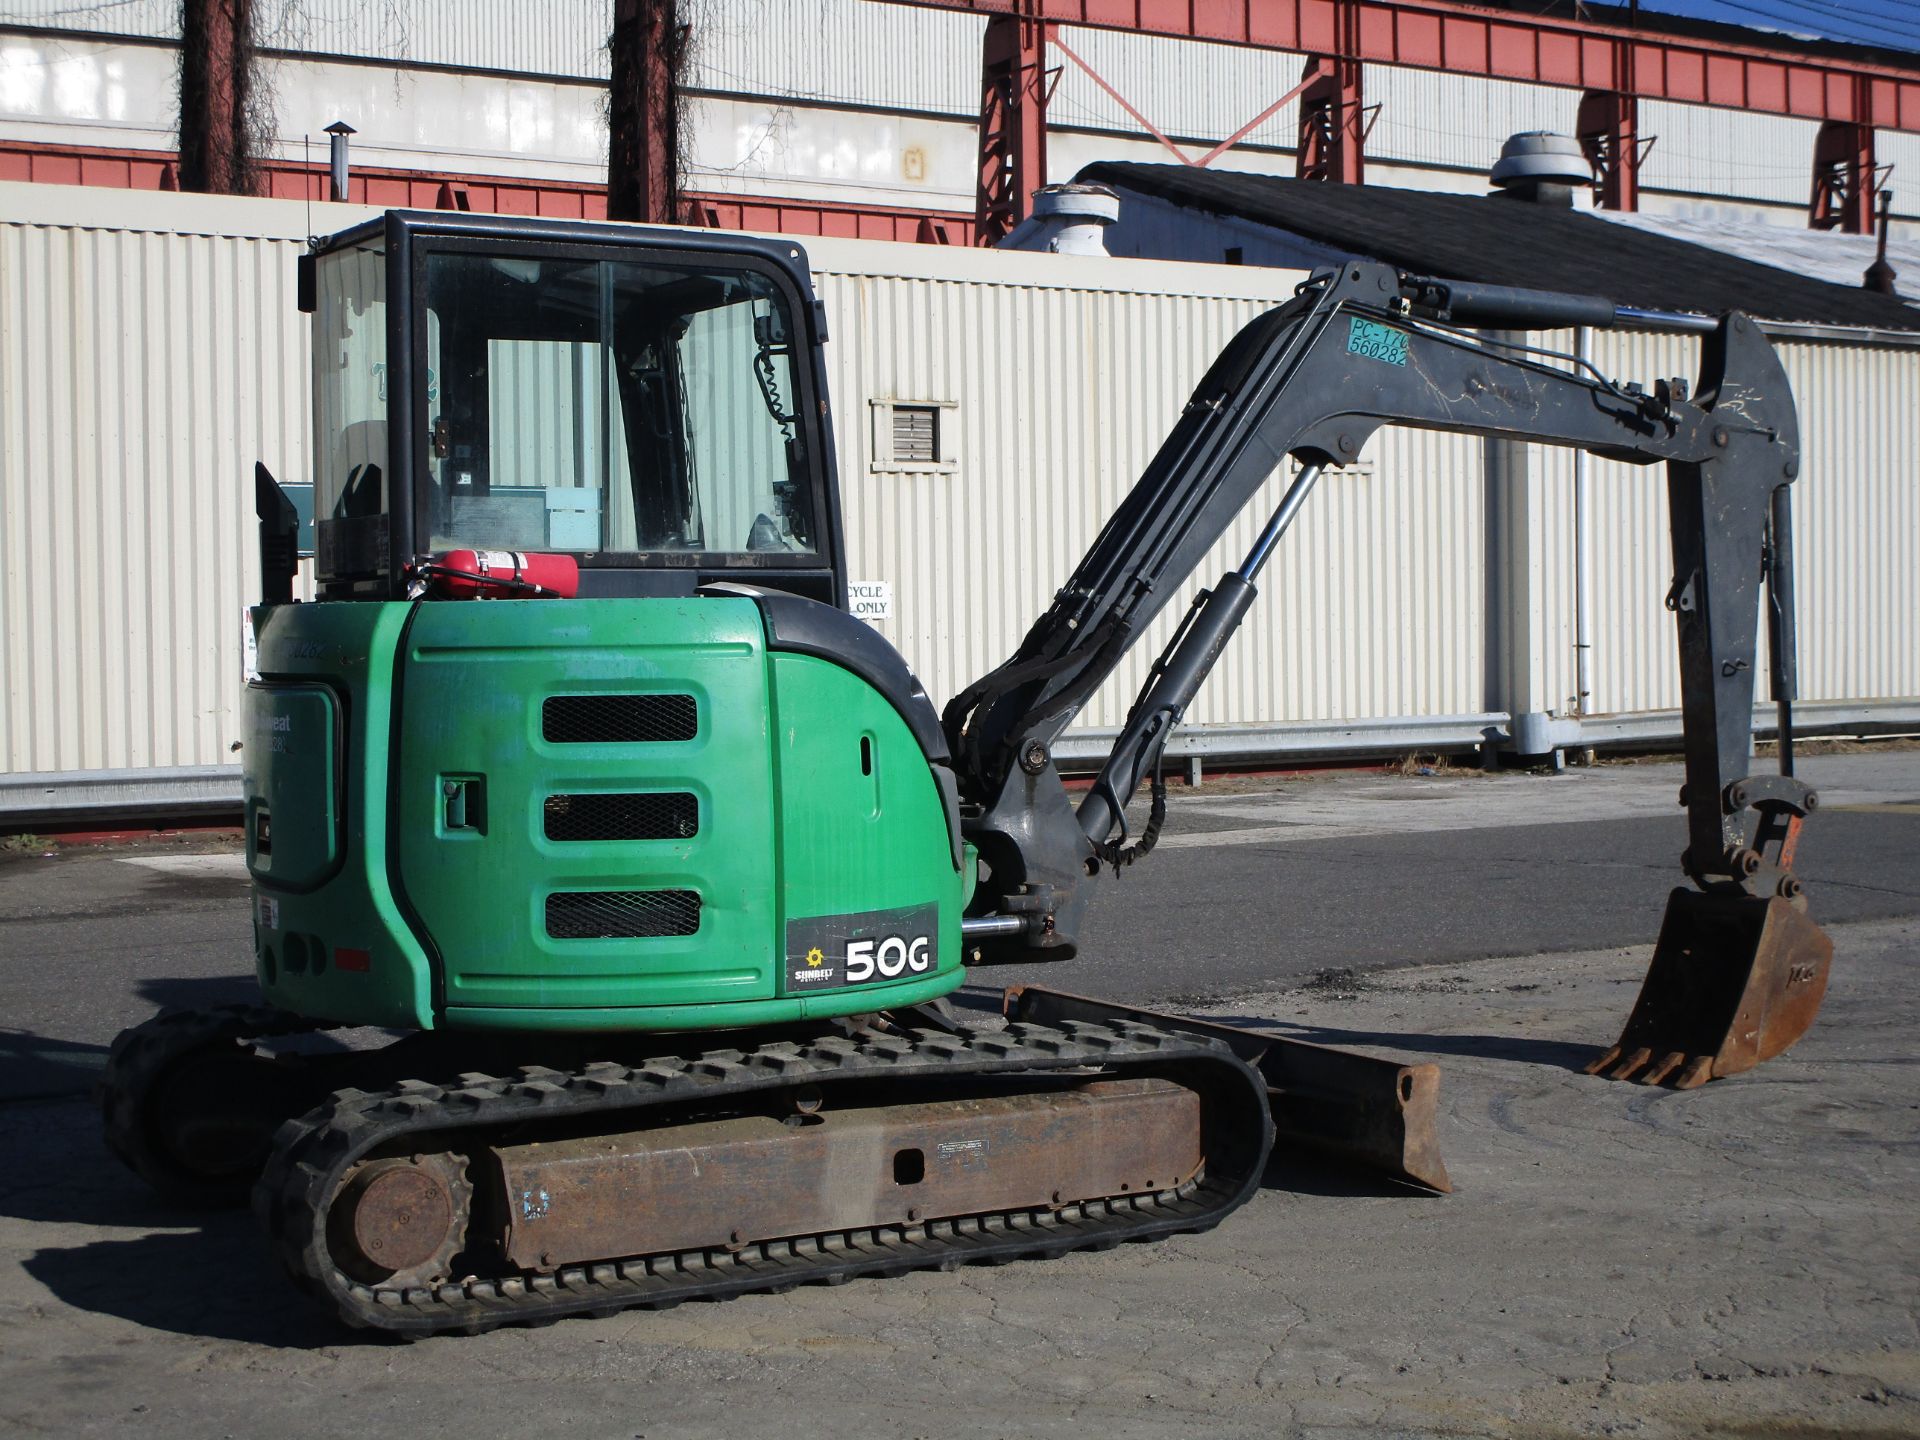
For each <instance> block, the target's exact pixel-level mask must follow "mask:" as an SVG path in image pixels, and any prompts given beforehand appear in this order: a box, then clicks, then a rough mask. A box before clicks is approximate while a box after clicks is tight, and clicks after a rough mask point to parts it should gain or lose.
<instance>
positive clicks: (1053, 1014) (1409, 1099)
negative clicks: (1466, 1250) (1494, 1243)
mask: <svg viewBox="0 0 1920 1440" xmlns="http://www.w3.org/2000/svg"><path fill="white" fill-rule="evenodd" d="M1002 1003H1003V1008H1004V1009H1005V1010H1006V1012H1007V1015H1008V1017H1009V1018H1011V1019H1014V1020H1021V1021H1026V1022H1028V1023H1030V1024H1035V1025H1059V1024H1062V1023H1065V1022H1067V1021H1073V1020H1079V1021H1089V1022H1092V1023H1095V1024H1112V1023H1114V1022H1115V1021H1134V1022H1137V1023H1139V1024H1143V1025H1151V1026H1154V1027H1155V1028H1157V1029H1161V1030H1170V1031H1174V1032H1176V1033H1179V1034H1186V1035H1203V1036H1206V1037H1208V1038H1210V1039H1214V1040H1221V1041H1224V1042H1225V1043H1226V1045H1227V1048H1229V1049H1230V1050H1232V1051H1233V1053H1234V1054H1236V1055H1238V1056H1239V1057H1240V1058H1241V1059H1242V1060H1244V1061H1246V1062H1247V1063H1248V1064H1249V1065H1251V1066H1253V1067H1254V1068H1255V1069H1256V1070H1258V1071H1259V1072H1260V1075H1261V1078H1262V1079H1264V1080H1265V1081H1266V1083H1267V1105H1268V1108H1269V1109H1270V1110H1271V1111H1272V1113H1273V1124H1274V1133H1275V1140H1276V1142H1287V1141H1291V1142H1293V1143H1294V1144H1296V1145H1300V1146H1303V1147H1305V1148H1306V1149H1309V1150H1313V1151H1317V1152H1318V1153H1320V1154H1322V1155H1326V1156H1329V1157H1331V1158H1333V1159H1335V1160H1338V1161H1341V1162H1342V1163H1344V1164H1348V1165H1353V1166H1356V1167H1358V1168H1360V1169H1362V1170H1368V1171H1371V1172H1373V1173H1375V1174H1378V1175H1383V1176H1385V1177H1387V1178H1389V1179H1392V1180H1398V1181H1400V1182H1402V1183H1404V1184H1408V1185H1417V1186H1419V1187H1420V1188H1421V1189H1423V1190H1433V1191H1437V1192H1439V1193H1440V1194H1442V1195H1446V1194H1450V1193H1451V1192H1452V1190H1453V1181H1452V1180H1451V1179H1449V1178H1448V1176H1447V1167H1446V1165H1445V1164H1443V1163H1442V1162H1441V1159H1440V1143H1439V1140H1438V1139H1437V1138H1436V1136H1435V1133H1434V1117H1435V1114H1436V1111H1437V1109H1438V1105H1439V1098H1440V1067H1439V1066H1438V1065H1431V1064H1421V1065H1402V1064H1401V1063H1400V1062H1399V1061H1397V1060H1380V1059H1376V1058H1375V1057H1374V1056H1371V1055H1359V1054H1355V1053H1354V1052H1353V1051H1351V1050H1335V1049H1332V1048H1331V1047H1329V1046H1325V1045H1309V1044H1307V1043H1306V1042H1305V1041H1303V1040H1293V1039H1289V1038H1287V1037H1286V1036H1283V1035H1273V1034H1269V1033H1267V1032H1265V1031H1260V1030H1243V1029H1241V1028H1239V1027H1238V1026H1234V1025H1216V1024H1213V1023H1211V1022H1209V1021H1205V1020H1194V1019H1190V1018H1189V1017H1187V1016H1185V1015H1169V1014H1167V1013H1165V1012H1163V1011H1159V1010H1142V1009H1139V1008H1137V1007H1134V1006H1130V1005H1116V1004H1114V1003H1113V1002H1112V1001H1110V1000H1094V999H1090V998H1089V997H1087V996H1085V995H1070V994H1068V993H1067V992H1066V991H1064V990H1053V989H1049V988H1047V987H1046V986H1044V985H1015V986H1012V987H1011V988H1009V989H1008V991H1007V992H1006V996H1005V999H1004V1001H1003V1002H1002Z"/></svg>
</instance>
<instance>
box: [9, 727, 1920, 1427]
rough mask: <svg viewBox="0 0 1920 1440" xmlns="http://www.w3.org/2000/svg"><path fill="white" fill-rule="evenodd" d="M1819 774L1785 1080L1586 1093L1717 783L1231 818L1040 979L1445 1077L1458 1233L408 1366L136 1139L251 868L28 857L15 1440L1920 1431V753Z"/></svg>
mask: <svg viewBox="0 0 1920 1440" xmlns="http://www.w3.org/2000/svg"><path fill="white" fill-rule="evenodd" d="M1803 774H1805V775H1807V776H1808V778H1811V779H1812V780H1813V781H1814V783H1815V784H1817V785H1818V786H1819V787H1820V788H1821V791H1822V795H1823V805H1822V807H1821V809H1820V811H1819V812H1818V814H1817V815H1816V816H1815V817H1814V820H1813V822H1812V823H1811V824H1810V825H1809V827H1808V830H1807V833H1806V837H1805V840H1804V842H1803V846H1802V851H1801V861H1800V865H1799V867H1798V868H1799V870H1800V873H1801V874H1802V875H1803V877H1804V878H1805V879H1806V881H1807V884H1808V889H1809V892H1810V894H1811V896H1812V904H1813V909H1814V913H1815V914H1816V916H1817V917H1818V918H1819V919H1820V920H1821V922H1822V923H1823V924H1825V925H1826V926H1828V928H1829V929H1830V931H1831V933H1832V934H1833V937H1834V940H1835V943H1836V950H1837V958H1836V960H1835V963H1834V969H1833V983H1832V988H1831V990H1830V992H1829V995H1828V999H1827V1002H1826V1006H1825V1008H1824V1010H1823V1012H1822V1015H1821V1017H1820V1019H1819V1021H1818V1023H1817V1024H1816V1025H1815V1026H1814V1028H1813V1030H1812V1031H1811V1032H1810V1033H1809V1034H1808V1035H1807V1036H1806V1038H1805V1039H1803V1040H1802V1041H1801V1042H1800V1043H1799V1044H1798V1045H1797V1046H1795V1047H1794V1048H1793V1049H1792V1050H1791V1051H1789V1052H1788V1053H1787V1054H1786V1055H1784V1056H1781V1057H1779V1058H1778V1059H1775V1060H1772V1061H1770V1062H1768V1063H1767V1064H1766V1065H1764V1066H1763V1067H1761V1068H1760V1069H1759V1070H1757V1071H1755V1072H1753V1073H1752V1074H1749V1075H1743V1076H1738V1077H1734V1078H1732V1079H1729V1080H1723V1081H1716V1082H1714V1083H1713V1084H1711V1085H1709V1086H1708V1087H1706V1088H1705V1089H1704V1090H1700V1091H1694V1092H1687V1093H1676V1092H1671V1091H1665V1090H1648V1089H1645V1088H1642V1087H1638V1086H1632V1085H1621V1084H1612V1083H1607V1082H1604V1081H1599V1080H1594V1079H1589V1078H1588V1077H1586V1076H1585V1075H1583V1074H1582V1073H1581V1072H1580V1067H1581V1066H1582V1065H1583V1064H1584V1062H1585V1061H1586V1060H1587V1059H1588V1058H1590V1057H1591V1056H1593V1055H1594V1054H1595V1053H1596V1052H1597V1050H1598V1048H1599V1047H1600V1046H1602V1045H1604V1044H1605V1043H1607V1042H1608V1041H1609V1040H1611V1038H1612V1037H1613V1034H1614V1033H1615V1031H1617V1028H1618V1026H1619V1024H1620V1021H1621V1019H1622V1017H1623V1016H1624V1015H1625V1013H1626V1010H1627V1008H1628V1007H1629V1006H1630V1004H1631V1002H1632V998H1633V995H1634V993H1635V989H1636V987H1637V986H1638V984H1639V980H1640V977H1641V975H1642V974H1643V973H1644V970H1645V966H1646V961H1647V954H1648V950H1649V948H1650V944H1651V941H1652V938H1653V936H1654V933H1655V931H1656V929H1657V927H1658V923H1659V916H1660V911H1661V906H1662V903H1663V901H1664V897H1665V894H1666V891H1667V890H1668V889H1669V888H1670V887H1671V886H1672V885H1673V883H1674V882H1675V880H1676V878H1677V867H1676V864H1675V857H1676V856H1677V852H1678V850H1679V848H1680V845H1681V842H1682V831H1681V821H1680V814H1679V811H1678V809H1677V808H1676V807H1675V805H1674V792H1675V788H1676V786H1677V782H1678V772H1677V768H1676V767H1673V766H1668V765H1632V766H1605V767H1600V768H1597V769H1594V770H1591V771H1584V772H1578V771H1576V772H1569V773H1567V774H1564V775H1559V776H1535V775H1504V776H1488V777H1482V776H1477V775H1444V774H1443V775H1435V776H1414V777H1401V776H1397V775H1396V776H1381V775H1371V776H1361V775H1345V776H1319V777H1313V778H1302V779H1295V780H1288V781H1284V782H1280V783H1277V784H1275V785H1274V786H1272V787H1271V788H1269V789H1266V790H1263V791H1256V792H1253V793H1247V792H1245V791H1244V790H1243V789H1242V788H1241V787H1237V786H1236V787H1232V788H1231V789H1228V790H1224V791H1222V790H1211V789H1207V788H1203V789H1202V790H1201V792H1200V793H1198V794H1195V795H1182V796H1179V797H1178V798H1177V799H1176V801H1175V803H1174V806H1173V814H1172V816H1171V818H1170V821H1169V824H1168V827H1167V832H1166V839H1165V840H1163V842H1162V846H1161V850H1160V852H1159V853H1156V854H1155V855H1153V856H1151V857H1149V858H1148V859H1147V860H1145V861H1143V862H1142V863H1141V864H1140V865H1139V866H1137V867H1135V868H1134V869H1133V870H1132V871H1130V872H1128V873H1127V874H1126V875H1125V876H1124V877H1123V878H1122V879H1121V880H1120V881H1119V882H1118V883H1108V882H1103V884H1104V885H1105V888H1106V890H1107V893H1106V894H1105V895H1103V896H1102V897H1101V899H1100V901H1099V903H1098V905H1097V906H1096V909H1095V912H1094V916H1095V918H1094V921H1093V924H1092V927H1091V928H1090V931H1089V934H1088V937H1087V938H1088V944H1087V953H1086V955H1085V956H1083V957H1082V958H1080V959H1078V960H1076V961H1073V962H1070V963H1068V964H1066V965H1063V966H1056V967H1047V968H1046V969H1045V970H1044V971H1043V972H1040V973H1038V974H1035V975H1034V976H1033V977H1032V978H1038V979H1041V980H1043V981H1046V982H1051V983H1054V984H1057V985H1060V986H1062V987H1063V988H1070V989H1079V990H1085V991H1091V992H1095V993H1101V994H1109V995H1114V996H1117V997H1119V998H1124V999H1128V1000H1132V1001H1135V1002H1143V1003H1160V1004H1169V1005H1178V1006H1180V1007H1181V1008H1187V1009H1190V1010H1194V1011H1196V1012H1199V1013H1202V1014H1204V1015H1205V1016H1206V1017H1208V1018H1213V1019H1219V1020H1225V1021H1230V1022H1235V1023H1243V1024H1253V1025H1257V1026H1265V1027H1269V1028H1272V1029H1275V1030H1277V1031H1278V1032H1280V1033H1283V1034H1287V1035H1291V1036H1293V1037H1294V1038H1300V1039H1309V1040H1313V1041H1317V1042H1320V1043H1324V1044H1332V1045H1339V1046H1345V1047H1350V1048H1355V1049H1361V1050H1365V1051H1368V1052H1370V1053H1375V1054H1382V1055H1387V1056H1391V1057H1393V1058H1396V1059H1402V1060H1432V1061H1436V1062H1438V1064H1439V1065H1440V1067H1441V1071H1442V1081H1441V1089H1440V1113H1439V1138H1440V1146H1441V1150H1442V1152H1443V1154H1444V1155H1445V1157H1446V1163H1447V1165H1448V1167H1449V1169H1450V1170H1451V1172H1452V1175H1453V1179H1454V1182H1455V1185H1456V1187H1457V1188H1456V1193H1454V1194H1453V1195H1450V1196H1446V1197H1431V1196H1416V1195H1413V1194H1410V1193H1408V1192H1405V1191H1402V1190H1398V1189H1396V1188H1395V1187H1392V1186H1390V1185H1386V1184H1383V1183H1380V1182H1376V1181H1372V1180H1369V1179H1366V1178H1364V1177H1356V1176H1350V1175H1341V1174H1338V1173H1336V1172H1330V1171H1327V1170H1324V1169H1323V1168H1320V1167H1318V1166H1315V1165H1312V1164H1309V1163H1307V1162H1306V1161H1305V1159H1304V1157H1302V1156H1300V1155H1299V1154H1298V1153H1287V1154H1283V1155H1282V1156H1281V1157H1280V1158H1279V1160H1278V1161H1277V1162H1276V1164H1275V1166H1274V1167H1273V1168H1272V1169H1270V1170H1269V1172H1268V1174H1267V1176H1266V1183H1265V1184H1264V1186H1263V1187H1262V1189H1261V1190H1260V1191H1259V1192H1258V1193H1257V1194H1256V1195H1255V1196H1254V1198H1253V1199H1252V1200H1251V1201H1250V1202H1249V1203H1248V1204H1247V1205H1246V1206H1245V1207H1244V1208H1243V1209H1241V1210H1240V1211H1238V1212H1236V1213H1235V1214H1234V1215H1232V1216H1230V1217H1229V1218H1228V1219H1227V1221H1226V1222H1225V1223H1224V1224H1223V1225H1221V1226H1220V1227H1219V1228H1218V1229H1217V1230H1215V1231H1212V1232H1209V1233H1207V1234H1203V1235H1196V1236H1185V1237H1179V1238H1176V1239H1172V1240H1169V1241H1165V1242H1161V1243H1156V1244H1152V1245H1136V1246H1126V1247H1123V1248H1121V1249H1120V1250H1117V1251H1113V1252H1111V1253H1104V1254H1101V1253H1081V1254H1076V1255H1073V1256H1069V1257H1066V1258H1064V1259H1061V1260H1058V1261H1054V1262H1048V1263H1039V1262H1034V1263H1025V1264H1019V1265H1013V1266H1008V1267H1005V1268H1000V1269H971V1270H965V1271H961V1272H958V1273H954V1274H938V1273H923V1274H916V1275H911V1276H908V1277H905V1278H902V1279H897V1280H887V1281H860V1282H855V1283H853V1284H849V1285H845V1286H841V1287H837V1288H809V1289H801V1290H797V1291H795V1292H793V1293H791V1294H788V1295H762V1296H751V1297H747V1298H744V1299H741V1300H736V1301H731V1302H727V1303H725V1304H717V1305H689V1306H684V1307H682V1308H680V1309H678V1310H674V1311H671V1312H667V1313H653V1312H631V1313H627V1314H623V1315H620V1316H617V1317H615V1318H613V1319H607V1320H598V1321H579V1322H567V1323H563V1324H560V1325H556V1326H553V1327H550V1328H548V1329H543V1330H509V1331H502V1332H497V1333H494V1334H491V1335H486V1336H481V1337H477V1338H469V1339H456V1338H445V1339H436V1340H432V1341H427V1342H422V1343H420V1344H417V1345H411V1346H396V1345H392V1344H387V1343H382V1342H379V1341H373V1340H369V1339H367V1338H366V1337H364V1336H357V1335H354V1334H352V1333H350V1332H344V1331H341V1330H339V1329H337V1328H335V1327H334V1326H333V1325H332V1323H331V1322H329V1321H327V1320H325V1319H324V1317H322V1316H320V1315H319V1314H317V1313H316V1312H315V1311H314V1310H313V1308H312V1307H311V1305H310V1302H308V1301H307V1300H305V1299H304V1298H303V1297H302V1296H300V1295H298V1294H297V1293H295V1292H294V1290H293V1289H292V1288H291V1287H290V1286H289V1285H287V1283H286V1282H285V1280H284V1278H283V1277H281V1276H280V1275H279V1274H278V1273H277V1271H276V1269H275V1266H274V1264H273V1262H272V1261H271V1260H270V1258H269V1257H268V1256H267V1255H266V1254H265V1253H264V1249H263V1247H262V1246H261V1245H260V1242H259V1239H258V1237H257V1235H256V1234H255V1233H254V1227H253V1224H252V1222H251V1218H250V1217H249V1216H247V1215H245V1214H244V1213H223V1214H213V1215H204V1214H193V1213H187V1212H181V1211H174V1210H168V1209H165V1208H164V1207H162V1206H160V1205H158V1204H157V1203H156V1202H155V1201H154V1200H153V1199H152V1198H151V1197H150V1196H148V1195H147V1194H146V1193H145V1192H144V1191H143V1190H142V1188H141V1187H140V1186H139V1184H138V1183H137V1182H136V1181H134V1179H133V1178H132V1177H131V1176H130V1175H128V1174H127V1173H125V1172H124V1171H123V1170H122V1169H121V1168H120V1167H119V1166H118V1165H117V1164H116V1163H115V1162H114V1161H113V1160H112V1159H111V1157H109V1156H108V1155H107V1154H106V1152H105V1150H104V1147H103V1146H102V1144H101V1142H100V1139H99V1132H98V1118H97V1115H96V1114H95V1112H94V1110H93V1107H92V1106H91V1104H90V1103H89V1102H88V1101H87V1099H86V1098H85V1096H86V1091H87V1089H88V1087H89V1086H90V1085H91V1083H92V1081H93V1078H94V1077H95V1076H96V1075H97V1073H98V1070H99V1065H100V1062H101V1060H102V1058H103V1057H104V1053H105V1046H106V1044H107V1043H108V1041H109V1039H110V1038H111V1035H112V1034H113V1032H114V1031H115V1030H117V1029H118V1028H119V1027H120V1026H122V1025H124V1024H127V1023H131V1022H133V1021H135V1020H138V1019H141V1018H144V1017H145V1015H147V1014H148V1013H150V1012H151V1011H152V1010H153V1009H154V1008H155V1007H157V1006H160V1005H165V1004H182V1003H185V1004H199V1003H206V1002H211V1001H216V1000H221V999H228V998H235V999H243V998H247V997H248V995H249V994H250V981H249V980H248V978H247V977H248V969H249V958H248V948H247V947H248V927H247V902H246V894H245V887H244V885H243V884H242V883H241V881H240V879H239V878H238V877H239V870H238V865H237V859H236V857H235V856H234V854H233V853H232V846H231V843H230V842H225V843H223V842H207V841H173V842H163V843H149V844H145V845H141V846H137V847H132V848H117V849H107V850H98V851H83V852H77V853H75V852H56V853H55V854H54V855H53V857H52V858H41V856H40V855H39V854H38V853H37V852H35V851H33V850H31V849H29V850H27V851H25V852H21V851H18V850H16V851H13V852H10V853H8V854H7V855H6V856H5V858H4V859H0V1014H3V1015H4V1024H5V1027H6V1028H5V1029H4V1031H0V1155H3V1156H4V1157H5V1160H6V1164H5V1165H4V1166H0V1337H4V1339H0V1434H13V1433H17V1434H23V1435H26V1434H33V1435H42V1434H43V1435H58V1436H93V1435H123V1434H124V1435H138V1436H140V1437H141V1440H174V1437H181V1440H185V1437H195V1440H197V1437H202V1436H233V1437H251V1436H273V1437H305V1436H314V1437H320V1436H329V1437H331V1436H334V1435H338V1434H342V1433H369V1434H375V1435H389V1434H392V1435H398V1434H403V1433H404V1434H407V1435H409V1436H422V1437H426V1436H448V1437H461V1440H470V1437H474V1436H491V1435H502V1436H506V1435H519V1434H521V1433H523V1432H525V1431H527V1430H529V1429H537V1430H538V1431H540V1432H541V1433H558V1434H568V1435H583V1436H593V1437H607V1440H628V1437H655V1440H659V1437H665V1436H690V1437H708V1436H712V1437H716V1440H717V1437H722V1436H725V1437H731V1436H735V1435H738V1434H739V1433H741V1431H742V1430H743V1429H747V1428H750V1427H760V1426H768V1427H773V1428H776V1429H777V1430H778V1433H779V1434H780V1435H782V1436H783V1437H792V1440H813V1437H822V1440H824V1437H829V1436H831V1437H834V1440H843V1437H849V1436H866V1435H874V1436H885V1437H889V1440H891V1437H908V1436H942V1437H945V1436H981V1437H1012V1436H1026V1435H1059V1436H1080V1435H1085V1434H1089V1433H1102V1432H1104V1433H1106V1434H1109V1435H1113V1436H1134V1435H1139V1436H1168V1437H1171V1436H1191V1435H1198V1434H1205V1435H1209V1436H1232V1437H1239V1436H1246V1437H1249V1440H1251V1437H1254V1436H1259V1437H1262V1440H1267V1437H1273V1436H1287V1437H1315V1436H1341V1437H1347V1436H1355V1437H1374V1436H1383V1437H1384V1436H1429V1435H1463V1436H1482V1435H1484V1436H1502V1437H1521V1436H1526V1437H1532V1436H1546V1437H1558V1436H1590V1435H1591V1436H1600V1435H1619V1434H1628V1435H1634V1436H1637V1437H1642V1440H1666V1437H1676V1440H1677V1437H1693V1436H1702V1435H1723V1436H1742V1437H1763V1436H1778V1437H1782V1440H1805V1437H1815V1436H1847V1437H1861V1440H1870V1437H1887V1436H1912V1435H1920V1338H1917V1337H1920V1286H1916V1284H1915V1276H1916V1275H1920V1200H1917V1199H1916V1196H1920V1102H1916V1100H1915V1098H1914V1095H1913V1091H1912V1081H1913V1074H1914V1071H1913V1066H1914V1065H1915V1064H1916V1051H1915V1046H1914V1036H1915V1033H1916V1027H1917V1026H1920V971H1916V968H1915V965H1914V960H1915V958H1916V953H1917V952H1920V862H1916V859H1915V858H1914V857H1915V856H1916V855H1920V848H1917V847H1920V752H1916V751H1912V750H1904V751H1902V750H1872V751H1868V752H1866V753H1862V754H1849V755H1836V756H1829V757H1815V758H1813V759H1810V760H1809V761H1807V762H1806V764H1805V765H1804V766H1803ZM976 978H977V979H978V980H980V981H981V982H983V985H984V983H985V982H988V981H991V982H993V983H995V984H999V983H1005V982H1007V981H1010V980H1014V979H1019V978H1023V972H1014V971H998V972H992V973H988V974H982V975H980V976H977V977H976Z"/></svg>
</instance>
